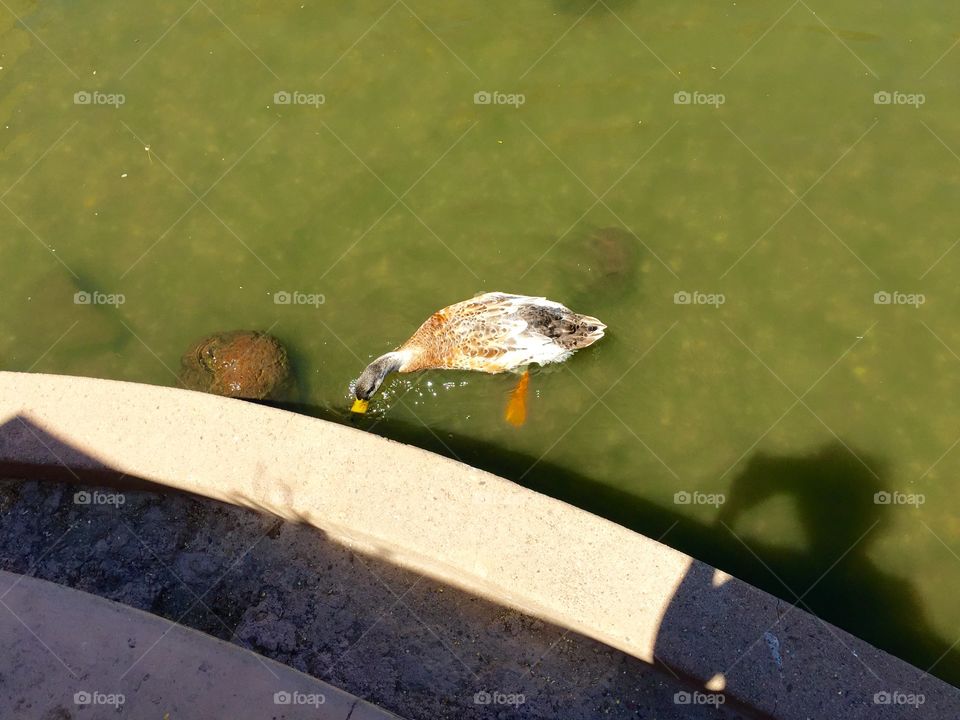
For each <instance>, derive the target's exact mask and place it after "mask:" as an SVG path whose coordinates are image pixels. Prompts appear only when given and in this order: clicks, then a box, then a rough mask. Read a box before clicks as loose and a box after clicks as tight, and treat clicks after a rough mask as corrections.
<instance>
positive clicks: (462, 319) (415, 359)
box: [351, 292, 607, 426]
mask: <svg viewBox="0 0 960 720" xmlns="http://www.w3.org/2000/svg"><path fill="white" fill-rule="evenodd" d="M606 327H607V326H606V325H604V324H603V323H602V322H600V321H599V320H598V319H597V318H595V317H592V316H590V315H581V314H579V313H575V312H573V311H572V310H570V308H568V307H566V306H565V305H562V304H561V303H558V302H554V301H553V300H547V299H546V298H545V297H532V296H529V295H515V294H512V293H505V292H487V293H482V294H480V295H477V296H475V297H473V298H471V299H469V300H464V301H462V302H458V303H455V304H453V305H449V306H447V307H445V308H443V309H441V310H437V311H436V312H435V313H433V314H432V315H431V316H430V317H429V318H427V319H426V321H424V323H423V324H422V325H421V326H420V327H419V328H418V329H417V331H416V332H414V333H413V335H411V336H410V339H408V340H407V341H406V342H405V343H403V345H401V346H400V347H399V348H397V349H396V350H393V351H391V352H388V353H386V354H384V355H381V356H380V357H378V358H376V359H375V360H374V361H373V362H371V363H370V364H369V365H367V367H366V369H364V371H363V372H362V373H360V376H359V377H358V378H357V380H356V382H355V383H354V390H353V392H354V395H355V398H356V399H355V400H354V402H353V406H352V407H351V412H353V413H357V414H363V413H365V412H366V411H367V408H368V406H369V403H370V399H371V398H372V397H373V396H374V395H375V394H376V393H377V391H378V390H379V389H380V386H381V385H382V384H383V381H384V379H386V377H387V376H388V375H389V374H390V373H393V372H399V373H410V372H417V371H419V370H473V371H478V372H484V373H504V372H520V373H521V375H520V379H519V381H518V382H517V385H516V387H515V388H514V389H513V391H512V392H511V394H510V399H509V401H508V404H507V409H506V412H505V419H506V420H507V422H509V423H510V424H512V425H514V426H519V425H522V424H523V423H524V422H525V420H526V398H527V393H528V391H529V384H530V372H529V367H530V366H531V365H533V364H536V365H540V366H543V365H549V364H552V363H562V362H564V361H565V360H567V359H568V358H569V357H570V356H571V355H573V354H574V353H575V352H576V351H577V350H582V349H583V348H585V347H589V346H590V345H593V343H595V342H597V340H599V339H600V338H602V337H603V335H604V330H606Z"/></svg>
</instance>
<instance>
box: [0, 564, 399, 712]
mask: <svg viewBox="0 0 960 720" xmlns="http://www.w3.org/2000/svg"><path fill="white" fill-rule="evenodd" d="M0 606H2V607H0V612H3V613H4V615H5V616H6V617H5V618H4V621H3V622H0V647H2V648H3V658H4V663H3V670H2V671H0V672H2V675H0V717H3V718H10V719H11V720H12V719H13V718H30V719H31V720H69V719H71V718H89V717H117V716H123V717H136V718H148V717H154V718H276V717H283V718H287V719H288V720H307V719H308V718H309V719H310V720H346V719H347V718H349V719H350V720H389V719H390V718H396V717H397V716H396V715H393V714H391V713H388V712H386V711H384V710H381V709H379V708H376V707H374V706H372V705H370V704H369V703H366V702H363V701H362V700H360V699H358V698H356V697H354V696H352V695H349V694H348V693H345V692H343V691H342V690H338V689H337V688H335V687H332V686H330V685H328V684H327V683H323V682H320V681H318V680H315V679H314V678H311V677H309V676H308V675H304V674H303V673H300V672H297V671H296V670H293V669H291V668H289V667H286V666H285V665H281V664H280V663H277V662H273V661H272V660H266V659H264V658H262V657H259V656H257V655H255V654H254V653H251V652H248V651H246V650H242V649H240V648H238V647H237V646H236V645H231V644H229V643H225V642H222V641H220V640H216V639H214V638H211V637H210V636H208V635H204V634H202V633H198V632H196V631H194V630H189V629H187V628H184V627H182V626H179V625H173V624H172V623H170V622H169V621H167V620H164V619H162V618H159V617H157V616H155V615H149V614H147V613H143V612H140V611H139V610H134V609H132V608H129V607H127V606H125V605H120V604H118V603H114V602H110V601H109V600H104V599H102V598H98V597H95V596H94V595H89V594H87V593H81V592H77V591H76V590H71V589H70V588H65V587H61V586H59V585H54V584H53V583H49V582H46V581H43V580H36V579H34V578H30V577H25V576H23V575H14V574H11V573H7V572H2V571H0ZM38 645H43V651H39V652H38Z"/></svg>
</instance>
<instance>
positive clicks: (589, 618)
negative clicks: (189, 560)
mask: <svg viewBox="0 0 960 720" xmlns="http://www.w3.org/2000/svg"><path fill="white" fill-rule="evenodd" d="M0 413H2V415H0V417H2V421H3V425H2V426H0V472H5V473H8V474H9V473H14V474H20V475H24V474H29V473H30V472H31V471H36V473H37V474H39V475H41V476H44V477H49V476H51V474H53V473H55V472H57V471H59V475H60V476H61V477H63V476H75V477H77V478H81V477H82V478H85V479H86V478H90V477H93V478H105V477H114V478H116V477H118V476H121V475H126V476H130V477H135V478H143V479H146V480H150V481H154V482H158V483H162V484H164V485H167V486H169V487H173V488H178V489H182V490H187V491H190V492H194V493H198V494H202V495H206V496H209V497H212V498H217V499H221V500H226V501H229V502H233V503H236V504H240V505H245V506H249V507H255V508H259V509H262V510H265V511H268V512H271V513H275V514H277V515H280V516H282V517H285V518H288V519H293V520H301V521H304V522H308V523H310V524H312V525H314V526H316V527H319V528H322V529H324V530H325V531H326V532H328V533H329V534H331V535H332V536H334V537H336V538H338V539H340V540H341V541H343V542H345V543H347V544H350V545H351V546H353V547H355V548H356V549H358V550H360V551H362V552H368V553H372V554H375V555H378V556H380V557H384V558H387V559H389V560H391V561H393V562H395V563H398V564H400V565H403V566H406V567H409V568H411V569H414V570H416V571H417V572H422V573H426V574H430V575H432V576H434V577H436V578H438V579H440V580H442V581H444V582H447V583H450V584H453V585H457V586H460V587H463V588H464V589H466V590H469V591H471V592H475V593H478V594H481V595H484V596H486V597H489V598H491V599H493V600H495V601H497V602H501V603H505V604H509V605H513V606H515V607H517V608H519V609H522V610H524V611H526V612H530V613H533V614H536V615H539V616H541V617H543V618H545V619H547V620H550V621H552V622H554V623H557V624H560V625H563V626H566V627H569V628H572V629H574V630H577V631H578V632H580V633H582V634H584V635H587V636H590V637H593V638H596V639H598V640H601V641H603V642H606V643H608V644H610V645H612V646H614V647H617V648H619V649H621V650H623V651H625V652H628V653H630V654H632V655H634V656H635V657H638V658H640V659H642V660H645V661H647V662H650V663H654V662H657V663H661V664H663V665H666V666H667V667H669V668H671V669H672V670H673V671H674V672H677V673H679V674H681V675H683V676H686V677H687V678H690V679H692V680H694V681H695V682H696V683H697V684H699V685H700V686H701V687H704V688H705V689H706V688H708V689H710V690H716V691H720V690H722V691H723V692H724V693H725V694H726V695H727V696H728V697H729V698H730V699H731V700H736V701H739V702H741V703H743V704H745V705H747V706H750V707H752V708H755V709H756V710H758V711H760V712H763V713H766V714H769V715H770V716H772V717H778V718H791V719H792V718H797V719H799V718H808V717H846V718H859V717H863V718H887V717H889V718H895V717H903V716H905V715H904V714H905V713H909V712H911V711H913V712H914V713H917V712H922V716H923V717H925V718H933V717H944V718H947V717H950V718H953V717H957V716H960V693H958V691H957V690H955V689H954V688H952V687H951V686H949V685H947V684H945V683H943V682H941V681H939V680H937V679H935V678H932V677H931V676H929V675H926V674H924V673H921V672H920V671H919V670H917V669H916V668H913V667H912V666H910V665H908V664H906V663H903V662H901V661H899V660H897V659H895V658H893V657H891V656H889V655H887V654H886V653H883V652H881V651H879V650H877V649H876V648H873V647H872V646H870V645H868V644H866V643H864V642H862V641H860V640H858V639H856V638H854V637H852V636H850V635H849V634H847V633H845V632H843V631H841V630H839V629H837V628H835V627H833V626H830V625H828V624H826V623H824V622H822V621H820V620H818V619H816V618H814V617H812V616H810V615H808V614H806V613H804V612H802V611H800V610H798V609H796V608H793V607H791V606H788V605H786V604H785V603H783V602H782V601H779V600H777V599H776V598H773V597H772V596H770V595H767V594H766V593H763V592H761V591H759V590H757V589H755V588H753V587H751V586H748V585H746V584H745V583H742V582H740V581H739V580H737V579H735V578H731V577H730V576H728V575H724V574H722V573H719V572H717V571H715V570H714V569H713V568H711V567H709V566H706V565H704V564H702V563H699V562H697V561H695V560H693V559H691V558H690V557H688V556H686V555H683V554H681V553H679V552H676V551H674V550H671V549H670V548H667V547H666V546H663V545H661V544H659V543H657V542H655V541H653V540H651V539H649V538H646V537H643V536H641V535H638V534H636V533H633V532H631V531H629V530H627V529H625V528H622V527H620V526H617V525H614V524H613V523H610V522H607V521H605V520H603V519H601V518H598V517H596V516H593V515H590V514H589V513H586V512H583V511H581V510H578V509H576V508H574V507H572V506H569V505H567V504H565V503H562V502H559V501H557V500H553V499H551V498H547V497H545V496H542V495H539V494H537V493H533V492H531V491H529V490H526V489H524V488H522V487H519V486H517V485H515V484H513V483H511V482H509V481H507V480H504V479H502V478H499V477H496V476H494V475H490V474H489V473H485V472H482V471H479V470H476V469H474V468H470V467H468V466H465V465H462V464H460V463H457V462H454V461H452V460H448V459H445V458H440V457H437V456H435V455H432V454H430V453H427V452H425V451H422V450H419V449H417V448H413V447H409V446H406V445H402V444H399V443H395V442H391V441H389V440H384V439H382V438H379V437H376V436H373V435H370V434H367V433H363V432H359V431H357V430H354V429H351V428H348V427H343V426H339V425H335V424H331V423H327V422H323V421H320V420H316V419H312V418H308V417H304V416H299V415H294V414H291V413H286V412H283V411H280V410H275V409H271V408H265V407H262V406H258V405H253V404H249V403H243V402H240V401H233V400H227V399H223V398H217V397H213V396H209V395H203V394H199V393H190V392H186V391H182V390H177V389H173V388H161V387H153V386H144V385H136V384H130V383H121V382H114V381H106V380H95V379H87V378H72V377H60V376H45V375H25V374H16V373H0ZM65 467H66V468H69V470H64V468H65ZM878 693H880V695H877V694H878ZM884 693H886V694H887V695H884ZM897 693H900V695H897ZM908 696H914V697H922V698H923V701H922V702H923V704H922V711H918V710H917V708H916V707H915V706H912V705H906V706H905V705H903V704H898V703H897V702H896V701H891V702H890V703H885V702H884V699H885V698H894V699H895V698H898V697H908Z"/></svg>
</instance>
